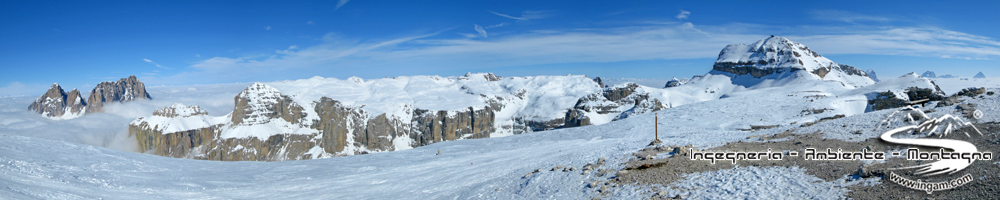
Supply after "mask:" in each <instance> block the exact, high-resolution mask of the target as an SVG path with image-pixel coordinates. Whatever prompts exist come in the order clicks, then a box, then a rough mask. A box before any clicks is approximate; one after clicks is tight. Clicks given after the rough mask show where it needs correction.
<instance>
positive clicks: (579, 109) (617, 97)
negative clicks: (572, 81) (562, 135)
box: [565, 79, 676, 127]
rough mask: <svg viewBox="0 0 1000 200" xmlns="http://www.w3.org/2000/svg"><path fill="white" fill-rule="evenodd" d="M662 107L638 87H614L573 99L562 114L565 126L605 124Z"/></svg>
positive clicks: (629, 84)
mask: <svg viewBox="0 0 1000 200" xmlns="http://www.w3.org/2000/svg"><path fill="white" fill-rule="evenodd" d="M675 80H676V79H675ZM664 108H666V106H665V105H664V104H663V103H662V102H660V100H658V99H656V98H651V97H650V92H649V91H646V88H645V87H643V86H640V85H639V84H635V83H627V84H623V85H616V86H614V87H608V88H604V90H603V91H601V92H599V93H594V94H590V95H587V96H584V97H582V98H580V100H577V102H576V105H575V106H574V107H573V109H571V110H569V111H568V112H566V117H565V119H566V122H565V127H577V126H586V125H593V124H605V123H608V122H611V121H612V120H619V119H624V118H628V117H629V116H631V115H637V114H643V113H648V112H653V111H658V110H661V109H664Z"/></svg>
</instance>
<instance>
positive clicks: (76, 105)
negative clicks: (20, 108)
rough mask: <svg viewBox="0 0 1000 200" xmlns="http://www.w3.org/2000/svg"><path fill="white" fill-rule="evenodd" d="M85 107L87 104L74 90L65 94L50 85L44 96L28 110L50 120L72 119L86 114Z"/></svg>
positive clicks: (56, 85)
mask: <svg viewBox="0 0 1000 200" xmlns="http://www.w3.org/2000/svg"><path fill="white" fill-rule="evenodd" d="M86 106H87V102H86V101H84V100H83V97H81V96H80V92H79V91H77V90H76V89H73V91H70V92H69V93H66V91H63V89H62V87H60V86H59V84H52V87H51V88H49V90H48V91H46V92H45V94H43V95H42V96H41V97H38V99H37V100H35V102H33V103H31V105H30V106H28V110H29V111H34V112H36V113H38V114H41V115H43V116H45V117H48V118H50V119H72V118H76V117H79V116H82V115H83V114H84V113H86V110H84V108H86Z"/></svg>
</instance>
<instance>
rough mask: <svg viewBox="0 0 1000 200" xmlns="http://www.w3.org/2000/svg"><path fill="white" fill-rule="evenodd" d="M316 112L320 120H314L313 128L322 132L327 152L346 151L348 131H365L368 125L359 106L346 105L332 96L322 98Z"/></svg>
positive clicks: (324, 147) (323, 143)
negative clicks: (331, 97)
mask: <svg viewBox="0 0 1000 200" xmlns="http://www.w3.org/2000/svg"><path fill="white" fill-rule="evenodd" d="M315 110H316V113H317V114H318V115H319V121H314V122H313V125H312V127H311V128H314V129H317V130H319V131H320V134H322V138H323V142H322V144H321V146H322V147H323V150H324V151H326V152H327V153H336V152H342V151H344V148H345V147H346V146H347V134H348V133H363V131H364V130H365V128H366V126H365V125H364V124H365V121H364V119H365V118H366V116H365V115H363V114H362V113H361V111H360V109H359V108H355V107H348V106H344V105H343V104H341V103H340V102H339V101H337V100H333V99H330V98H326V97H323V98H320V101H319V102H316V107H315Z"/></svg>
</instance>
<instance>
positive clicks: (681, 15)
mask: <svg viewBox="0 0 1000 200" xmlns="http://www.w3.org/2000/svg"><path fill="white" fill-rule="evenodd" d="M688 16H691V12H689V11H686V10H681V13H678V14H677V16H674V18H677V19H680V20H684V19H687V18H688Z"/></svg>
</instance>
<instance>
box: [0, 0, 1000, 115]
mask: <svg viewBox="0 0 1000 200" xmlns="http://www.w3.org/2000/svg"><path fill="white" fill-rule="evenodd" d="M997 8H1000V2H998V1H982V2H974V1H968V2H962V3H960V4H955V3H942V2H914V1H905V2H883V1H877V2H865V1H856V2H851V1H835V2H812V1H769V2H757V1H741V2H728V1H719V2H714V1H625V3H622V2H620V1H363V0H353V1H345V0H341V1H339V2H338V1H317V2H305V1H291V3H287V2H263V1H104V2H89V1H87V2H81V1H66V2H48V1H46V2H42V1H3V2H0V44H3V45H0V55H2V56H0V69H2V73H0V96H3V95H39V94H42V93H44V91H45V89H47V88H48V87H49V85H50V84H52V83H54V82H58V83H60V85H62V86H63V87H64V88H65V89H67V90H69V89H71V88H81V89H83V90H88V91H84V92H89V90H90V88H92V87H93V86H94V85H95V84H96V83H99V82H101V81H109V80H117V79H118V78H122V77H127V76H129V75H137V76H138V77H139V79H140V80H142V81H143V82H145V83H146V84H147V86H153V85H189V84H212V83H231V82H253V81H276V80H289V79H302V78H310V77H313V76H323V77H336V78H341V79H343V78H348V77H351V76H358V77H362V78H366V79H368V78H382V77H387V76H388V77H392V76H400V75H441V76H458V75H462V74H465V72H494V73H496V74H498V75H501V76H529V75H565V74H587V75H589V76H592V77H593V76H604V77H629V78H650V79H669V78H671V77H690V76H692V75H700V74H704V73H706V72H708V70H710V69H711V66H712V62H714V60H715V58H716V56H718V53H719V50H721V49H722V48H723V47H725V45H726V44H732V43H747V44H749V43H753V42H755V41H757V40H759V39H763V38H765V37H767V36H769V35H780V36H785V37H788V38H789V39H791V40H793V41H796V42H800V43H803V44H805V45H807V46H809V47H810V48H811V49H813V50H815V51H817V52H819V53H820V54H822V55H824V56H826V57H828V58H830V59H831V60H833V61H835V62H838V63H842V64H848V65H853V66H856V67H859V68H862V69H874V70H875V71H876V72H878V74H879V76H881V77H889V76H899V75H902V74H904V73H907V72H918V73H922V72H923V71H927V70H932V71H935V72H936V73H937V74H938V75H943V74H953V75H957V76H965V77H971V76H972V75H974V74H975V73H976V72H979V71H982V72H983V73H985V74H986V75H987V76H997V75H998V74H1000V67H998V66H1000V65H998V64H996V63H997V60H998V59H1000V41H998V39H997V38H1000V26H997V22H998V21H1000V17H996V15H995V12H996V9H997Z"/></svg>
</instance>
